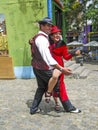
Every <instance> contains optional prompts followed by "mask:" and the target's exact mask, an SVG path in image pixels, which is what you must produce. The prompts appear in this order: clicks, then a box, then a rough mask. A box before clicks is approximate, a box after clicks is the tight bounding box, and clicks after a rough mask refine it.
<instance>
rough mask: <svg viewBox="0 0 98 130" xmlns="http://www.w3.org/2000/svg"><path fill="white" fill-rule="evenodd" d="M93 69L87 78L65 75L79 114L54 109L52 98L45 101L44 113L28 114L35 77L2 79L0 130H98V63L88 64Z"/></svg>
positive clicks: (70, 96)
mask: <svg viewBox="0 0 98 130" xmlns="http://www.w3.org/2000/svg"><path fill="white" fill-rule="evenodd" d="M85 66H87V67H88V68H89V69H91V70H92V72H91V73H90V74H89V76H88V77H87V78H86V79H73V78H71V79H69V78H66V77H65V82H66V85H67V91H68V94H69V98H70V100H71V101H72V103H73V104H74V105H75V106H76V107H79V108H80V109H81V110H82V112H81V113H79V114H72V113H66V112H63V108H62V106H61V108H62V111H61V112H59V113H57V112H55V111H54V108H53V107H54V102H53V99H52V100H51V102H50V103H49V104H46V103H45V101H44V97H43V100H42V102H41V104H40V107H41V108H42V109H43V112H42V113H39V114H38V113H37V114H34V115H30V114H29V107H30V105H31V102H32V99H33V96H34V93H35V90H36V88H37V85H36V80H35V79H15V80H0V130H98V64H96V65H95V64H85Z"/></svg>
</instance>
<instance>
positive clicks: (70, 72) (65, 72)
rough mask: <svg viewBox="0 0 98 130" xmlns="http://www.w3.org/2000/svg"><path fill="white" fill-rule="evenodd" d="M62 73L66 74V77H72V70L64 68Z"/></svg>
mask: <svg viewBox="0 0 98 130" xmlns="http://www.w3.org/2000/svg"><path fill="white" fill-rule="evenodd" d="M62 73H64V74H65V75H71V74H72V70H71V69H69V68H62Z"/></svg>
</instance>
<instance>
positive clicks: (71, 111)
mask: <svg viewBox="0 0 98 130" xmlns="http://www.w3.org/2000/svg"><path fill="white" fill-rule="evenodd" d="M68 112H70V113H80V112H81V110H79V109H78V108H75V107H73V109H71V110H69V111H68Z"/></svg>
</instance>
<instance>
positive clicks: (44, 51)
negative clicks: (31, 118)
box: [29, 17, 72, 114]
mask: <svg viewBox="0 0 98 130" xmlns="http://www.w3.org/2000/svg"><path fill="white" fill-rule="evenodd" d="M38 23H39V28H40V31H39V32H38V34H37V35H36V36H35V37H33V38H32V39H31V40H30V41H29V43H30V45H31V52H32V57H33V58H32V66H33V71H34V74H35V76H36V80H37V84H38V88H37V90H36V93H35V96H34V100H33V103H32V106H31V107H30V114H34V113H36V112H37V111H39V108H38V106H39V104H40V102H41V100H42V97H43V94H44V93H45V92H46V91H47V87H48V81H49V79H50V78H51V76H52V71H53V69H54V68H56V69H58V70H60V71H61V72H62V73H64V74H65V75H70V74H72V72H71V70H70V69H69V68H64V67H61V66H60V65H59V64H58V63H57V62H56V61H55V60H54V59H53V57H52V55H51V53H50V50H49V46H50V44H49V41H48V35H49V34H50V32H51V27H52V21H51V19H50V18H48V17H45V18H44V19H42V20H41V21H39V22H38ZM53 83H54V82H53Z"/></svg>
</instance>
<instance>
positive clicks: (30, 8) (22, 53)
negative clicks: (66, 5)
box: [0, 0, 63, 78]
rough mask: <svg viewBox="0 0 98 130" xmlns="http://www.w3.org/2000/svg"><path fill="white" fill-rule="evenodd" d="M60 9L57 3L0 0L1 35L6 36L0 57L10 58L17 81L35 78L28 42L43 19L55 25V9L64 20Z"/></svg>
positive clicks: (29, 0)
mask: <svg viewBox="0 0 98 130" xmlns="http://www.w3.org/2000/svg"><path fill="white" fill-rule="evenodd" d="M62 7H63V6H62V5H61V3H59V2H58V1H56V0H10V1H8V0H0V25H1V26H2V27H1V29H0V35H2V37H4V36H5V37H6V41H5V43H4V42H3V43H4V44H5V45H6V46H5V48H4V49H3V48H2V47H1V49H0V52H1V56H2V54H3V55H7V56H8V57H12V61H13V69H14V74H15V77H16V78H33V77H35V76H34V74H33V71H32V67H31V52H30V46H29V44H28V40H29V39H30V38H31V37H32V36H34V35H35V34H36V33H37V32H38V21H39V20H40V19H42V18H43V17H46V16H49V17H50V18H52V19H53V21H54V23H56V18H57V17H56V14H55V11H53V8H54V9H56V10H57V8H58V10H59V11H58V10H57V11H58V13H60V14H61V17H62V19H63V13H62ZM57 24H59V23H57ZM61 24H63V20H62V23H61ZM4 27H5V29H4ZM61 28H63V27H61ZM2 30H3V31H2ZM1 33H3V34H1ZM3 43H2V42H1V43H0V44H1V46H2V44H3ZM4 44H3V45H4Z"/></svg>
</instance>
